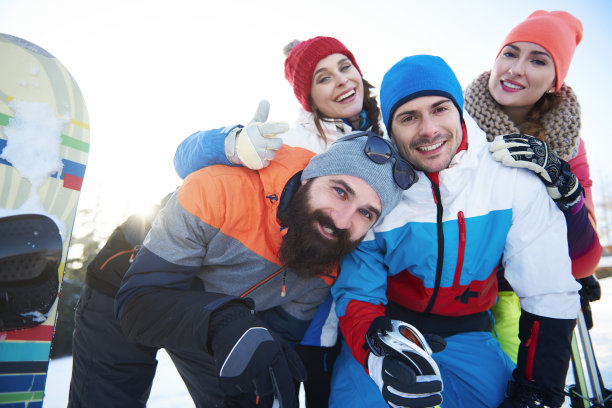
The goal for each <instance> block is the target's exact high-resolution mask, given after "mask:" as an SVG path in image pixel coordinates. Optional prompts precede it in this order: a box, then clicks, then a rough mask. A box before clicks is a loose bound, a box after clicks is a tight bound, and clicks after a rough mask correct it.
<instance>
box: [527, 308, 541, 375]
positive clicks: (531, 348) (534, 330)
mask: <svg viewBox="0 0 612 408" xmlns="http://www.w3.org/2000/svg"><path fill="white" fill-rule="evenodd" d="M539 333H540V322H539V321H537V320H535V321H534V322H533V325H532V326H531V335H530V336H529V339H527V342H526V343H525V347H527V364H526V367H525V377H526V378H527V380H529V381H533V364H534V360H535V352H536V347H537V345H538V334H539Z"/></svg>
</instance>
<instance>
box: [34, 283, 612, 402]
mask: <svg viewBox="0 0 612 408" xmlns="http://www.w3.org/2000/svg"><path fill="white" fill-rule="evenodd" d="M600 283H601V288H602V297H601V300H598V301H596V302H592V303H591V307H592V310H593V322H594V325H593V328H592V329H591V330H590V336H591V341H592V346H593V349H594V350H595V358H596V359H597V364H598V365H599V369H600V370H601V375H602V378H603V380H604V383H605V385H606V387H607V388H611V387H612V342H611V341H610V339H611V338H612V313H610V310H612V278H606V279H602V280H601V281H600ZM157 360H158V365H157V370H156V374H155V379H154V381H153V388H152V390H151V396H150V398H149V401H148V403H147V407H148V408H186V407H193V401H192V400H191V398H190V397H189V393H188V392H187V389H186V387H185V384H184V383H183V382H182V380H181V378H180V376H179V375H178V373H177V371H176V369H175V368H174V366H173V364H172V360H170V358H169V357H168V355H167V354H166V353H165V352H164V351H163V350H162V351H160V352H159V353H158V354H157ZM71 368H72V358H71V357H62V358H59V359H56V360H52V361H51V363H50V364H49V376H48V379H47V386H46V391H45V399H44V404H43V408H64V407H65V406H66V404H67V402H68V388H69V384H70V373H71ZM567 384H575V381H574V380H573V374H572V373H571V370H569V373H568V381H567ZM300 398H301V406H302V407H304V406H305V404H304V399H303V398H304V396H303V394H302V395H301V396H300ZM568 406H569V404H568V403H567V402H566V404H565V405H563V407H564V408H565V407H568Z"/></svg>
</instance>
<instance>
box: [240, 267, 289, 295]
mask: <svg viewBox="0 0 612 408" xmlns="http://www.w3.org/2000/svg"><path fill="white" fill-rule="evenodd" d="M281 272H282V273H283V284H282V286H281V296H283V297H284V296H285V295H286V286H285V281H286V278H287V268H286V267H284V266H282V267H281V268H280V269H278V270H277V271H276V272H274V273H272V274H270V275H268V276H267V277H266V278H264V279H262V280H261V281H259V282H258V283H256V284H255V285H253V286H251V287H250V288H249V289H247V290H246V291H245V292H243V293H242V294H241V295H240V297H241V298H243V297H246V296H247V295H248V294H250V293H251V292H253V291H254V290H255V289H257V288H259V287H260V286H262V285H263V284H265V283H266V282H269V281H270V280H271V279H272V278H274V277H275V276H277V275H278V274H280V273H281Z"/></svg>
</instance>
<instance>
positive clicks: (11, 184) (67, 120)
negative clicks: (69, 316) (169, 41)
mask: <svg viewBox="0 0 612 408" xmlns="http://www.w3.org/2000/svg"><path fill="white" fill-rule="evenodd" d="M88 153H89V125H88V115H87V109H86V106H85V102H84V100H83V96H82V95H81V91H80V90H79V87H78V86H77V84H76V82H75V81H74V79H73V78H72V76H71V75H70V73H69V72H68V71H67V70H66V68H65V67H64V66H63V65H62V64H61V63H60V62H59V61H58V60H57V59H56V58H54V57H53V56H52V55H51V54H49V53H48V52H46V51H45V50H43V49H42V48H40V47H38V46H36V45H34V44H32V43H29V42H28V41H25V40H22V39H20V38H16V37H13V36H10V35H6V34H0V223H2V221H3V220H4V221H6V222H7V223H13V224H14V225H24V224H23V222H25V221H28V222H31V221H32V220H33V222H34V223H35V224H34V225H35V226H34V227H28V228H31V229H34V230H33V231H27V228H25V229H26V231H17V232H15V231H14V228H13V229H12V230H11V231H12V233H15V234H16V235H15V236H19V237H22V236H24V234H25V236H26V237H27V235H28V234H31V235H32V237H34V238H40V237H42V236H46V237H47V238H45V239H43V240H42V241H41V240H39V241H36V240H29V239H26V240H25V241H26V242H25V244H23V243H19V242H17V243H15V241H18V240H20V239H21V238H19V239H17V238H16V239H11V240H5V241H6V242H11V243H15V245H12V246H14V247H15V248H17V249H14V250H13V253H8V255H6V256H3V255H2V250H0V316H5V315H6V313H5V312H7V311H9V307H8V306H7V305H9V306H10V307H12V308H13V309H14V308H17V309H18V310H19V313H16V314H14V315H15V316H17V319H13V320H12V323H9V319H4V318H0V407H9V406H10V407H15V408H16V407H42V400H43V394H44V389H45V381H46V376H47V367H48V365H49V352H50V348H51V339H52V336H53V332H54V326H55V321H56V315H57V300H58V296H57V294H58V293H59V286H60V285H61V281H62V276H63V272H64V264H65V261H66V257H67V253H68V246H69V245H70V237H71V234H72V227H73V224H74V218H75V215H76V210H77V203H78V200H79V194H80V190H81V184H82V182H83V177H84V175H85V167H86V164H87V156H88ZM51 220H52V222H51ZM43 225H44V226H43ZM18 229H24V228H22V227H19V228H18ZM50 230H52V231H50ZM58 232H59V235H60V236H61V240H59V239H57V235H58ZM54 239H56V241H54ZM43 241H44V242H45V244H41V245H40V246H39V247H37V246H36V245H37V242H38V243H41V242H43ZM54 242H56V244H54ZM17 244H19V245H21V246H19V245H17ZM22 244H23V245H22ZM24 245H25V246H27V247H28V248H30V249H32V248H34V250H33V251H34V252H36V249H37V248H39V249H40V247H44V246H47V247H48V248H51V249H48V250H46V251H43V252H45V254H43V256H39V258H40V260H41V261H40V262H38V263H36V262H33V263H30V264H29V266H26V267H22V266H21V265H22V264H23V262H21V261H23V260H24V259H29V258H30V257H29V255H27V254H26V255H24V254H23V253H21V254H16V255H15V253H16V252H15V251H17V252H19V251H21V249H19V248H23V247H25V246H24ZM5 246H6V245H5ZM53 247H55V250H53ZM6 253H7V251H5V254H6ZM60 253H61V257H60V256H59V255H60ZM13 255H14V256H13ZM11 256H12V258H11ZM3 262H4V263H3ZM7 265H12V266H7ZM49 265H52V266H51V267H52V268H53V269H52V270H53V271H55V273H57V279H56V277H55V276H54V274H51V276H52V278H53V280H49V279H47V278H44V279H45V282H46V284H45V285H46V286H45V285H42V286H40V285H39V286H38V289H31V290H30V289H29V288H30V285H31V287H34V286H36V285H32V282H33V280H32V279H33V278H36V279H38V280H39V283H40V280H41V279H43V278H42V276H43V273H42V272H40V276H38V273H39V272H37V271H39V270H40V271H43V270H45V266H46V270H47V271H48V270H49ZM56 266H59V267H58V268H57V269H56ZM38 267H40V268H39V269H36V268H38ZM20 268H21V269H20ZM28 268H29V269H28ZM15 270H17V271H19V270H22V273H19V272H14V271H15ZM47 275H48V274H47ZM48 282H55V286H51V290H50V289H49V287H50V286H49V283H48ZM16 287H18V290H17V289H16ZM41 287H45V289H44V290H46V291H47V292H48V293H51V297H50V300H48V301H45V300H44V299H41V298H42V296H38V295H35V296H34V299H35V300H40V302H38V303H39V304H37V305H35V306H36V307H35V308H34V310H25V309H28V307H31V303H28V302H23V301H22V299H23V297H24V296H22V295H20V293H22V294H23V293H24V291H25V292H26V293H29V295H30V297H31V298H32V296H31V295H32V293H38V292H32V291H34V290H43V289H40V288H41ZM53 288H55V289H56V290H55V291H53ZM47 297H48V296H47ZM15 305H17V306H15ZM11 310H12V309H11ZM15 321H17V323H15ZM17 327H19V328H17Z"/></svg>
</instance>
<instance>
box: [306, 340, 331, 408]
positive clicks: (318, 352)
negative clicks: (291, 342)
mask: <svg viewBox="0 0 612 408" xmlns="http://www.w3.org/2000/svg"><path fill="white" fill-rule="evenodd" d="M341 343H342V342H341V341H340V340H338V343H337V344H336V346H334V347H314V346H303V345H301V344H300V345H297V346H296V347H295V350H296V351H297V353H298V354H299V355H300V357H301V359H302V363H303V364H304V367H306V373H307V376H308V377H307V379H306V382H305V383H304V393H305V394H306V407H307V408H327V406H328V401H329V392H330V384H331V375H332V370H333V368H334V362H335V361H336V358H337V357H338V354H339V353H340V345H341Z"/></svg>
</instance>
